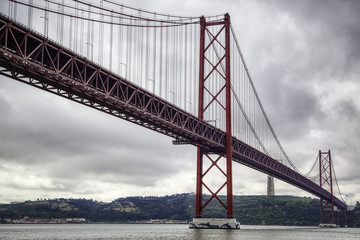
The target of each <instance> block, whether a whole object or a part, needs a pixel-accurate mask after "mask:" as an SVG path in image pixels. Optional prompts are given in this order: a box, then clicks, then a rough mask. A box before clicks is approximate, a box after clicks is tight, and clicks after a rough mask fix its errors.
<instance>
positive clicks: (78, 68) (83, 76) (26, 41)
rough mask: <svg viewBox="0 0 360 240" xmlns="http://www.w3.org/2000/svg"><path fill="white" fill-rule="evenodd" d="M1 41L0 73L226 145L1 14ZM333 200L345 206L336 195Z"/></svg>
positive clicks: (245, 159) (236, 150)
mask: <svg viewBox="0 0 360 240" xmlns="http://www.w3.org/2000/svg"><path fill="white" fill-rule="evenodd" d="M0 47H1V48H0V66H1V67H0V74H2V75H5V76H7V77H10V78H13V79H15V80H18V81H21V82H24V83H26V84H29V85H32V86H35V87H37V88H40V89H42V90H45V91H48V92H51V93H54V94H57V95H59V96H62V97H65V98H68V99H70V100H73V101H76V102H78V103H81V104H84V105H87V106H90V107H92V108H95V109H98V110H100V111H103V112H106V113H108V114H111V115H114V116H116V117H119V118H122V119H125V120H127V121H130V122H133V123H136V124H138V125H141V126H143V127H146V128H149V129H152V130H154V131H157V132H160V133H162V134H165V135H167V136H170V137H172V138H175V139H177V140H178V141H180V142H186V143H189V144H192V145H195V146H199V147H202V148H203V149H205V150H206V151H209V152H221V151H225V147H224V146H225V133H224V132H223V131H221V130H220V129H217V128H215V127H213V126H211V125H210V124H208V123H206V122H204V121H200V120H199V119H198V118H197V117H196V116H193V115H191V114H189V113H187V112H185V111H184V110H182V109H180V108H178V107H176V106H174V105H172V104H170V103H169V102H167V101H165V100H163V99H161V98H159V97H157V96H155V95H154V94H152V93H150V92H148V91H146V90H144V89H142V88H140V87H139V86H136V85H135V84H132V83H130V82H129V81H127V80H125V79H123V78H122V77H120V76H117V75H115V74H114V73H112V72H110V71H108V70H106V69H104V68H103V67H101V66H99V65H97V64H95V63H94V62H91V61H90V60H89V59H86V58H84V57H82V56H80V55H78V54H77V53H75V52H73V51H71V50H69V49H66V48H65V47H64V46H61V45H59V44H58V43H56V42H53V41H51V40H49V39H47V38H45V36H43V35H41V34H39V33H36V32H34V31H32V30H31V29H29V28H27V27H26V26H23V25H22V24H20V23H17V22H14V21H13V20H11V19H9V18H8V17H6V16H4V15H0ZM232 146H233V149H232V155H233V160H234V161H235V162H238V163H241V164H244V165H246V166H248V167H251V168H254V169H256V170H258V171H261V172H264V173H266V174H269V175H271V176H274V177H276V178H278V179H280V180H283V181H285V182H287V183H289V184H292V185H294V186H296V187H299V188H301V189H303V190H305V191H307V192H309V193H311V194H314V195H315V196H318V197H320V198H323V199H324V200H326V201H330V199H331V194H330V193H329V192H328V191H326V190H325V189H323V188H321V187H320V186H318V185H317V184H315V183H314V182H312V181H311V180H309V179H307V178H306V177H304V176H302V175H300V174H299V173H297V172H295V171H294V170H292V169H290V168H289V167H287V166H285V165H284V164H282V163H280V162H278V161H276V160H275V159H272V158H271V157H269V156H267V155H265V154H264V153H262V152H260V151H259V150H257V149H255V148H253V147H251V146H249V145H247V144H246V143H244V142H242V141H240V140H238V139H235V138H232ZM334 204H335V206H337V207H338V208H340V209H346V205H345V203H343V202H342V201H341V200H340V199H338V198H336V197H334Z"/></svg>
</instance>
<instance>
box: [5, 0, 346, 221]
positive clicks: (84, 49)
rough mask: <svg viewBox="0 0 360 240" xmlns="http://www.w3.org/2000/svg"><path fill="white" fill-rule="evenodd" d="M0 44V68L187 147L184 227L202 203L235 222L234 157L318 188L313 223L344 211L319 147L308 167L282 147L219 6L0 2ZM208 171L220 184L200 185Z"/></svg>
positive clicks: (331, 168) (199, 218) (108, 0)
mask: <svg viewBox="0 0 360 240" xmlns="http://www.w3.org/2000/svg"><path fill="white" fill-rule="evenodd" d="M20 13H21V14H20ZM0 46H1V48H0V74H2V75H4V76H6V77H9V78H12V79H15V80H17V81H20V82H23V83H25V84H28V85H31V86H33V87H37V88H39V89H42V90H44V91H47V92H50V93H53V94H56V95H59V96H62V97H64V98H67V99H70V100H72V101H75V102H77V103H80V104H83V105H86V106H89V107H91V108H94V109H97V110H100V111H102V112H104V113H107V114H111V115H113V116H115V117H118V118H121V119H124V120H127V121H130V122H132V123H135V124H138V125H140V126H142V127H146V128H149V129H151V130H153V131H156V132H159V133H162V134H164V135H167V136H169V137H171V138H173V143H174V144H191V145H193V146H195V147H197V175H196V219H194V223H193V226H194V227H209V225H211V224H209V223H208V224H207V225H206V224H205V223H204V220H203V219H202V211H203V209H204V208H205V207H206V206H207V205H208V204H209V203H210V202H211V201H217V202H218V203H220V204H221V205H222V206H223V207H224V209H226V213H227V217H228V219H230V220H231V221H227V222H225V223H226V224H225V225H226V226H228V227H229V226H230V225H231V224H233V225H231V226H230V227H233V228H236V227H237V226H236V220H234V221H233V219H232V218H233V202H232V198H233V193H232V177H233V174H232V163H233V162H236V163H240V164H243V165H245V166H248V167H250V168H253V169H255V170H257V171H260V172H263V173H265V174H268V175H269V176H271V178H272V177H275V178H277V179H279V180H282V181H284V182H287V183H289V184H291V185H293V186H295V187H298V188H300V189H303V190H305V191H307V192H309V193H311V194H313V195H314V196H317V197H319V198H320V222H321V223H330V224H335V217H334V211H335V210H334V209H335V208H336V209H338V210H341V211H346V204H345V202H344V200H343V199H342V196H341V192H340V189H339V187H338V183H337V179H336V174H335V171H334V166H333V161H332V159H331V152H330V150H329V151H328V152H322V151H320V152H319V153H318V157H317V159H316V161H315V162H314V165H313V167H312V168H311V169H310V171H309V172H307V173H302V172H300V171H299V169H298V168H297V167H296V166H295V164H294V163H293V162H292V161H291V159H290V158H289V156H288V155H287V154H286V152H285V150H284V148H283V147H282V145H281V143H280V141H279V139H278V137H277V136H276V134H275V132H274V129H273V127H272V126H271V123H270V121H269V118H268V117H267V115H266V112H265V110H264V108H263V105H262V103H261V101H260V98H259V96H258V93H257V91H256V89H255V86H254V83H253V80H252V78H251V75H250V73H249V71H248V68H247V66H246V63H245V60H244V57H243V54H242V52H241V49H240V46H239V43H238V41H237V38H236V35H235V31H234V29H233V27H232V25H231V18H230V16H229V15H228V14H224V15H216V16H197V17H189V16H176V15H169V14H162V13H156V12H150V11H146V10H142V9H138V8H134V7H130V6H127V5H123V4H119V3H118V2H116V1H111V0H100V1H91V2H89V1H80V0H73V1H64V0H43V1H42V0H39V1H33V0H28V1H25V0H23V1H17V0H10V1H9V8H8V13H7V14H1V15H0ZM221 161H223V162H224V163H225V166H226V167H225V169H223V168H221V167H220V164H219V163H220V162H221ZM214 171H217V172H218V173H220V175H221V177H222V179H223V180H221V181H222V182H223V183H222V184H221V185H220V186H215V187H214V186H211V184H209V183H208V182H209V176H211V172H214ZM271 178H270V179H271ZM333 183H335V184H333ZM333 185H335V186H336V188H333ZM223 192H225V193H226V196H227V199H226V202H223V201H222V200H221V199H220V198H219V197H218V196H219V194H220V193H223ZM204 193H207V195H205V194H204ZM223 226H224V225H223Z"/></svg>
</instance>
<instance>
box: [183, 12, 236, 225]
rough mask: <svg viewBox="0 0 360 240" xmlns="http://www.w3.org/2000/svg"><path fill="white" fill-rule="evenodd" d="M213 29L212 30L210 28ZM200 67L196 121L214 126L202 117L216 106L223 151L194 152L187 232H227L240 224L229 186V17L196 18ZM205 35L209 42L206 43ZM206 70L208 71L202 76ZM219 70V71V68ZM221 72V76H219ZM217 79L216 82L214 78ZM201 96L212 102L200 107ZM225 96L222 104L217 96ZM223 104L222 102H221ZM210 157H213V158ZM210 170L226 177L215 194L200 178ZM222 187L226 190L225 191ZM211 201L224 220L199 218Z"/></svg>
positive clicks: (202, 150) (230, 137)
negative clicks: (222, 210) (193, 192)
mask: <svg viewBox="0 0 360 240" xmlns="http://www.w3.org/2000/svg"><path fill="white" fill-rule="evenodd" d="M214 26H215V27H214ZM200 29H201V30H200V66H199V108H198V118H199V119H200V120H202V121H208V122H210V121H211V122H214V121H215V124H216V120H214V119H204V113H205V111H206V110H209V109H210V108H211V107H212V106H213V105H216V104H219V105H220V106H221V107H222V108H221V110H222V111H224V113H225V114H224V116H225V119H220V120H225V127H224V129H222V130H225V131H226V136H225V144H224V145H225V148H224V149H202V148H201V147H198V150H197V170H196V218H195V219H194V221H193V222H192V223H190V228H231V229H238V228H240V224H239V223H237V222H236V220H235V219H233V189H232V188H233V186H232V132H231V82H230V16H229V15H228V14H225V16H224V20H222V21H219V22H209V23H207V22H206V20H205V18H204V17H201V18H200ZM205 35H207V36H208V37H209V38H210V39H209V40H208V41H207V39H206V38H205ZM222 39H224V40H225V42H224V43H222V44H220V46H221V47H222V48H221V49H220V50H217V49H216V47H215V46H213V44H215V43H216V44H217V43H219V42H220V41H224V40H222ZM210 51H214V52H213V53H212V54H214V55H216V57H217V60H216V61H217V62H210V60H209V59H211V58H210V57H209V56H208V55H209V52H210ZM224 60H225V64H224ZM205 64H207V68H206V69H210V70H209V72H206V74H205ZM220 67H221V68H220ZM221 71H222V74H219V73H220V72H221ZM216 74H218V75H220V76H221V77H220V78H219V76H218V75H216ZM211 81H217V82H216V84H218V85H220V86H222V87H220V88H218V89H215V90H214V89H211V87H210V86H209V85H210V83H209V82H211ZM204 92H206V93H208V94H209V95H210V96H211V98H212V100H210V101H209V102H206V103H205V104H204ZM223 92H225V100H224V99H221V98H220V97H219V96H220V95H221V93H223ZM222 100H223V102H221V101H222ZM213 155H217V157H216V158H214V157H213ZM205 158H206V159H208V160H210V161H211V165H210V167H208V168H207V169H206V170H205V171H204V169H203V161H205V160H204V159H205ZM222 158H225V161H226V162H225V163H226V170H225V171H223V170H222V169H221V168H220V167H219V166H218V165H217V164H218V161H219V160H220V159H222ZM212 169H218V170H220V172H221V173H222V174H223V175H224V176H225V177H226V181H225V183H224V184H223V185H222V186H220V187H219V188H218V189H217V190H216V191H214V190H213V189H211V188H210V187H209V186H208V185H206V183H205V181H204V176H205V175H207V173H208V172H209V171H210V170H212ZM225 186H226V188H225ZM203 187H204V188H205V189H206V190H208V192H209V193H210V195H211V196H210V198H209V199H207V201H206V202H205V201H204V202H205V203H203ZM223 189H226V193H227V194H226V204H225V203H224V202H223V200H221V199H220V198H219V197H218V194H219V192H220V191H221V190H223ZM213 199H216V200H217V201H218V202H219V203H220V204H221V205H222V206H223V207H224V208H225V209H226V214H227V218H224V219H218V218H216V219H213V218H202V211H203V209H204V208H205V207H206V206H207V205H208V204H209V202H210V201H211V200H213Z"/></svg>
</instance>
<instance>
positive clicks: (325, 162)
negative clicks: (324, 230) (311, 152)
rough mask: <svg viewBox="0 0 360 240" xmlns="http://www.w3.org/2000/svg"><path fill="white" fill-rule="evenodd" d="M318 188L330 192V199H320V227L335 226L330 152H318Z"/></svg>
mask: <svg viewBox="0 0 360 240" xmlns="http://www.w3.org/2000/svg"><path fill="white" fill-rule="evenodd" d="M318 159H319V177H320V187H322V188H324V189H326V190H328V191H329V192H330V199H328V200H325V199H324V198H320V226H331V227H332V226H336V224H335V215H334V194H333V183H332V169H331V167H332V163H331V152H330V150H329V151H328V152H322V151H321V150H319V158H318Z"/></svg>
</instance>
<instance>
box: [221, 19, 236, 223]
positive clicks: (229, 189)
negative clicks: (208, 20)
mask: <svg viewBox="0 0 360 240" xmlns="http://www.w3.org/2000/svg"><path fill="white" fill-rule="evenodd" d="M224 20H225V62H226V73H225V74H226V79H225V82H226V83H225V85H226V146H225V148H226V175H227V216H228V218H232V217H233V185H232V132H231V81H230V80H231V79H230V76H231V75H230V66H231V65H230V16H229V14H228V13H226V14H225V19H224ZM220 61H221V60H220Z"/></svg>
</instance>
